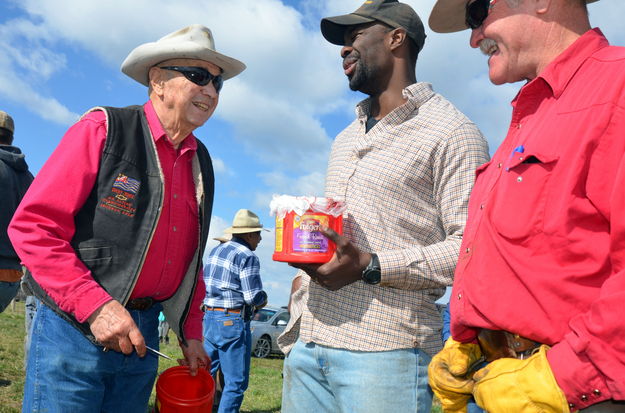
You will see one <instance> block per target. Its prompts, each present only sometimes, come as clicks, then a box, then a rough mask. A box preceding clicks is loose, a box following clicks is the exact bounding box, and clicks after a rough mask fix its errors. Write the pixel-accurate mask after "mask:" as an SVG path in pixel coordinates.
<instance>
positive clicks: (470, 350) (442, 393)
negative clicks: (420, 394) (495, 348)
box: [428, 337, 482, 413]
mask: <svg viewBox="0 0 625 413" xmlns="http://www.w3.org/2000/svg"><path fill="white" fill-rule="evenodd" d="M481 358H482V352H481V350H480V347H479V346H478V345H477V344H463V343H459V342H457V341H455V340H454V339H452V338H451V337H450V338H449V339H448V340H447V341H446V342H445V347H443V349H442V350H441V351H440V352H438V354H436V355H435V356H434V357H433V358H432V361H431V362H430V365H429V366H428V379H429V381H430V387H432V390H433V391H434V394H436V397H438V400H439V401H440V402H441V406H442V407H443V411H444V412H446V413H466V411H467V402H468V401H469V399H470V398H471V393H472V391H473V379H472V378H471V376H472V375H473V371H472V368H473V367H474V366H475V364H476V363H478V362H480V361H481Z"/></svg>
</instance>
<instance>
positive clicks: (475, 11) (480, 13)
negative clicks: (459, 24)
mask: <svg viewBox="0 0 625 413" xmlns="http://www.w3.org/2000/svg"><path fill="white" fill-rule="evenodd" d="M495 3H497V0H475V1H474V2H472V3H467V11H466V15H465V20H464V21H465V23H466V24H467V26H469V28H470V29H472V30H475V29H477V28H478V27H480V26H481V25H482V23H484V20H486V17H488V12H489V11H490V9H491V7H493V6H494V5H495Z"/></svg>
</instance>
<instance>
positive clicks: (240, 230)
mask: <svg viewBox="0 0 625 413" xmlns="http://www.w3.org/2000/svg"><path fill="white" fill-rule="evenodd" d="M260 230H265V231H269V230H268V229H265V228H263V226H262V224H261V223H260V219H259V218H258V215H256V214H255V213H253V212H252V211H250V210H249V209H239V210H238V211H237V213H236V214H235V215H234V220H233V221H232V226H231V227H230V228H226V229H225V230H224V233H226V234H246V233H248V232H257V231H260Z"/></svg>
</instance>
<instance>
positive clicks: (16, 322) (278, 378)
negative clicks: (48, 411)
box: [0, 302, 283, 413]
mask: <svg viewBox="0 0 625 413" xmlns="http://www.w3.org/2000/svg"><path fill="white" fill-rule="evenodd" d="M170 337H171V338H170V340H169V342H170V344H162V345H161V351H162V352H163V353H165V354H167V355H169V356H171V357H173V358H174V359H176V358H181V357H182V353H181V351H180V347H178V344H177V340H176V339H175V338H174V335H173V334H172V333H171V332H170ZM23 359H24V303H23V302H17V303H16V305H15V309H13V308H12V305H10V306H9V307H8V308H7V309H6V310H5V311H4V312H3V313H2V314H0V413H15V412H20V411H21V406H22V393H23V390H24V369H23V366H24V364H23ZM282 362H283V359H282V358H279V357H276V358H268V359H256V358H252V368H251V373H250V385H249V388H248V389H247V391H246V392H245V398H244V399H243V406H242V407H241V412H242V413H274V412H280V401H281V399H282ZM176 364H177V363H175V362H173V361H169V360H165V359H161V360H160V362H159V373H160V372H162V371H163V370H165V369H167V368H169V367H172V366H175V365H176ZM154 398H155V392H154V391H153V392H152V397H151V399H150V407H151V408H152V406H153V404H154Z"/></svg>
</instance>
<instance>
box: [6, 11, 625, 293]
mask: <svg viewBox="0 0 625 413" xmlns="http://www.w3.org/2000/svg"><path fill="white" fill-rule="evenodd" d="M360 3H361V1H360V0H340V1H337V0H314V1H306V0H299V1H294V0H292V1H280V0H228V1H223V0H203V1H197V0H177V1H176V2H170V1H164V0H133V1H127V0H108V1H89V0H2V1H1V2H0V109H2V110H5V111H7V112H8V113H10V114H11V116H13V118H14V120H15V123H16V131H15V135H16V138H15V144H16V145H17V146H19V147H20V148H21V149H22V150H23V151H24V153H25V154H26V156H27V161H28V163H29V165H30V167H31V170H32V171H33V173H37V171H39V169H40V168H41V166H42V165H43V164H44V162H45V161H46V159H47V158H48V157H49V156H50V154H51V153H52V151H53V150H54V148H55V147H56V145H57V144H58V142H59V141H60V139H61V137H62V136H63V134H64V133H65V131H66V130H67V128H68V127H69V126H70V125H71V124H72V123H73V122H75V121H76V120H77V118H78V116H80V114H82V113H83V112H85V111H87V110H88V109H89V108H91V107H93V106H102V105H107V106H127V105H131V104H142V103H143V102H145V101H146V100H147V90H146V88H145V87H144V86H142V85H140V84H139V83H137V82H135V81H133V80H131V79H130V78H128V77H126V76H125V75H124V74H122V73H121V72H120V71H119V66H120V64H121V62H122V61H123V59H124V58H125V57H126V55H127V54H128V53H129V52H130V50H132V49H133V48H134V47H136V46H137V45H139V44H141V43H144V42H147V41H154V40H156V39H158V38H160V37H162V36H163V35H165V34H167V33H170V32H172V31H174V30H177V29H179V28H181V27H184V26H187V25H189V24H192V23H201V24H204V25H206V26H208V27H209V28H211V30H212V31H213V35H214V37H215V42H216V46H217V49H218V50H219V51H221V52H223V53H225V54H228V55H231V56H232V57H235V58H237V59H240V60H242V61H243V62H245V63H246V64H247V66H248V69H247V70H246V71H245V72H243V74H242V75H241V76H239V77H237V78H234V79H232V80H229V81H227V82H226V83H225V85H224V88H223V90H222V93H221V97H220V103H219V106H218V108H217V110H216V112H215V114H214V115H213V117H212V118H211V119H209V121H208V122H207V123H206V124H205V125H204V126H203V127H201V128H199V129H197V130H196V132H195V134H196V136H197V137H198V138H200V139H201V140H202V141H203V142H204V143H205V144H206V146H207V147H208V149H209V151H210V152H211V155H212V157H213V161H214V163H215V169H216V193H215V206H214V210H213V214H214V215H213V220H212V224H211V236H218V235H220V234H221V233H222V231H223V229H224V228H226V227H227V226H229V225H230V222H231V221H232V218H233V216H234V213H235V212H236V211H237V210H238V209H240V208H248V209H251V210H253V211H255V212H256V213H258V215H259V216H260V217H261V221H262V222H263V223H264V224H265V226H266V227H268V228H270V229H271V230H272V231H271V232H265V233H263V237H264V238H263V241H262V242H261V244H260V246H259V249H258V250H257V254H258V255H259V257H260V259H261V267H262V269H261V275H262V277H263V283H264V285H265V287H266V289H267V291H268V293H269V302H270V303H271V304H273V305H286V303H287V301H288V292H289V289H290V282H291V278H292V276H293V274H294V273H295V271H294V270H293V269H292V268H291V267H289V266H287V265H286V264H284V263H279V262H273V261H272V260H271V254H272V252H273V245H274V244H273V243H274V234H273V227H274V221H273V217H270V216H269V201H270V200H271V197H272V195H273V194H288V195H321V194H322V193H323V181H324V176H325V168H326V163H327V157H328V153H329V150H330V145H331V143H332V139H333V138H334V136H335V135H336V134H337V133H338V132H339V131H340V130H341V129H343V128H344V127H345V126H346V125H347V124H349V122H351V121H352V120H353V118H354V105H355V104H356V103H357V102H358V101H359V100H360V99H362V98H363V96H362V95H360V94H358V93H355V92H351V91H350V90H349V88H348V85H347V81H346V79H345V76H344V75H343V71H342V68H341V59H340V57H339V50H340V48H339V47H338V46H334V45H331V44H329V43H328V42H326V41H325V40H324V39H323V37H322V36H321V34H320V32H319V29H318V28H319V20H320V18H321V17H325V16H332V15H338V14H344V13H348V12H351V11H353V10H355V9H356V8H357V7H359V6H360ZM406 3H409V4H410V5H412V6H413V7H414V8H415V10H417V12H418V13H419V15H420V16H421V18H422V19H423V20H424V21H427V18H428V17H429V13H430V10H431V9H432V6H433V4H434V0H411V1H406ZM618 5H620V7H619V6H618ZM589 10H590V15H591V23H592V24H593V26H599V27H601V29H602V30H603V32H604V33H605V34H606V36H607V37H608V39H610V41H611V43H612V44H616V45H625V31H623V30H622V21H623V18H624V17H625V16H624V14H625V13H624V11H623V10H624V9H623V7H622V0H602V1H600V2H597V3H593V4H591V5H590V6H589ZM426 33H427V35H428V38H427V40H426V44H425V48H424V50H423V52H422V53H421V55H420V56H419V61H418V63H417V77H418V79H419V80H420V81H426V82H431V83H432V84H433V85H434V89H435V90H436V91H437V92H439V93H441V94H443V95H444V96H446V97H447V98H448V99H450V100H451V101H452V102H453V103H454V104H455V105H456V106H458V108H460V110H462V111H463V112H464V113H466V114H467V115H468V116H469V117H470V118H471V119H472V120H473V121H474V122H475V123H476V124H477V125H478V126H479V127H480V129H481V130H482V132H483V133H484V134H485V136H486V137H487V138H488V141H489V144H490V149H491V152H492V151H493V150H494V149H496V147H497V146H498V145H499V143H500V142H501V140H502V139H503V136H504V134H505V131H506V129H507V125H508V121H509V117H510V106H509V102H510V100H511V99H512V98H513V97H514V94H515V93H516V91H517V90H518V88H519V87H520V84H514V85H505V86H497V87H496V86H493V85H492V84H491V83H490V82H489V81H488V78H487V66H486V57H485V56H483V55H481V53H480V52H479V51H476V50H473V49H471V48H469V46H468V36H469V32H468V31H465V32H461V33H456V34H451V35H441V34H437V33H433V32H431V31H430V30H429V28H427V27H426ZM210 247H211V246H209V248H208V250H210Z"/></svg>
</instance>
